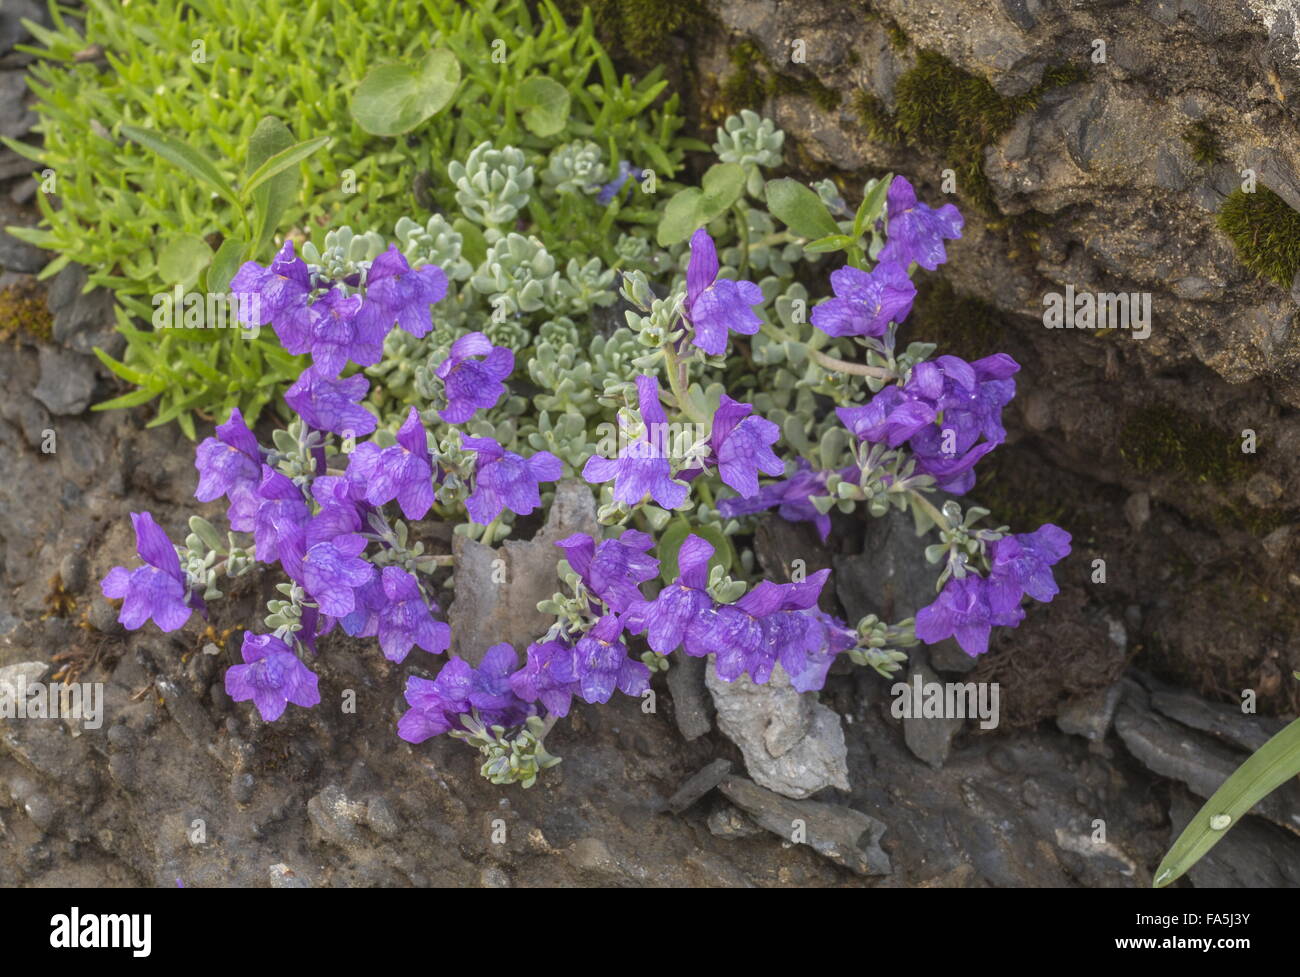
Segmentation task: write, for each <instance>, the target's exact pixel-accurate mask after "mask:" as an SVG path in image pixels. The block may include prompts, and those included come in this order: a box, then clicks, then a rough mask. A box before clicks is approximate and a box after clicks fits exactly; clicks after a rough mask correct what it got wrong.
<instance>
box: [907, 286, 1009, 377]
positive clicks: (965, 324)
mask: <svg viewBox="0 0 1300 977" xmlns="http://www.w3.org/2000/svg"><path fill="white" fill-rule="evenodd" d="M912 316H913V318H912V321H911V322H910V323H909V324H908V327H907V328H909V329H910V330H911V331H912V333H913V334H914V335H915V336H916V338H917V339H920V340H923V341H925V342H933V343H938V344H939V345H940V346H942V347H943V351H944V352H946V353H951V354H953V355H954V356H960V357H962V358H963V359H966V360H977V359H979V358H980V357H982V356H990V355H992V354H993V353H996V352H997V351H998V348H999V346H1000V344H1001V343H1002V341H1003V339H1004V337H1005V336H1006V332H1007V326H1006V319H1005V316H1004V315H1003V313H1002V312H1001V311H1000V310H999V309H998V308H997V307H996V306H995V305H993V304H991V303H989V302H986V301H985V300H983V299H981V298H978V297H976V296H974V295H965V294H962V293H960V292H958V291H957V290H956V289H954V288H953V287H952V285H950V284H949V283H948V280H947V279H944V278H934V279H931V280H930V281H929V282H928V283H926V284H925V285H923V286H922V289H921V294H920V295H919V296H918V297H917V302H916V309H915V311H914V312H913V313H912Z"/></svg>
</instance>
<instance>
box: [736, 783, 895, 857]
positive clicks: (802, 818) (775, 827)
mask: <svg viewBox="0 0 1300 977" xmlns="http://www.w3.org/2000/svg"><path fill="white" fill-rule="evenodd" d="M719 789H720V790H721V791H722V793H723V794H725V795H726V796H727V798H728V799H729V800H730V801H731V802H732V803H733V804H735V805H736V806H737V807H740V808H742V809H743V810H744V811H745V812H746V813H747V814H749V816H750V817H752V818H753V819H754V820H755V821H756V822H757V823H758V824H759V825H761V826H762V827H764V828H766V829H767V830H768V831H770V832H772V833H773V834H775V835H778V836H780V837H781V838H783V839H785V840H786V841H802V843H804V844H807V845H808V846H809V847H811V848H812V849H813V850H814V851H816V852H817V853H818V854H820V855H823V856H825V857H826V858H829V859H830V860H831V861H833V862H837V863H838V864H840V865H843V866H844V867H845V868H848V869H851V870H852V871H854V872H856V873H857V874H858V875H868V876H871V875H888V874H890V872H892V871H893V868H892V866H891V865H890V862H889V856H888V855H886V854H885V852H884V851H883V850H882V849H881V847H880V839H881V837H882V836H883V835H884V833H885V831H886V826H885V824H884V823H883V822H882V821H878V820H877V819H876V818H873V817H871V816H870V815H868V814H863V813H862V812H861V811H855V810H853V808H850V807H844V806H843V805H840V804H824V803H822V802H821V801H794V800H790V799H789V798H786V797H782V796H780V795H779V794H776V793H773V792H772V791H770V790H765V789H763V788H762V787H760V786H758V785H757V784H755V783H753V782H752V781H750V780H746V779H745V778H744V777H734V776H733V777H728V778H727V779H726V780H724V781H723V782H722V783H721V784H720V785H719Z"/></svg>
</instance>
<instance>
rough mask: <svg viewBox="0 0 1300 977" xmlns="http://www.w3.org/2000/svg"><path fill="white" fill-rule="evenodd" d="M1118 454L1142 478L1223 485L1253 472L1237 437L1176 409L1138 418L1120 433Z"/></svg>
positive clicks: (1148, 409)
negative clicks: (1164, 476)
mask: <svg viewBox="0 0 1300 977" xmlns="http://www.w3.org/2000/svg"><path fill="white" fill-rule="evenodd" d="M1119 450H1120V455H1121V456H1122V457H1123V458H1124V460H1125V461H1127V462H1128V463H1129V464H1131V465H1132V466H1133V467H1134V468H1135V469H1136V470H1137V471H1138V472H1140V473H1142V474H1144V475H1154V474H1174V475H1178V476H1180V477H1182V478H1186V479H1189V480H1191V481H1194V482H1212V483H1214V484H1218V485H1222V484H1226V483H1228V482H1234V481H1240V480H1241V479H1243V478H1245V477H1246V476H1247V475H1249V474H1250V470H1251V465H1250V462H1249V461H1247V459H1246V458H1245V456H1244V455H1243V454H1242V453H1241V442H1240V441H1239V440H1238V439H1237V438H1236V437H1234V436H1233V435H1231V434H1228V433H1226V432H1224V431H1221V430H1219V429H1217V428H1214V427H1212V426H1210V425H1209V424H1207V423H1205V422H1204V421H1202V420H1201V419H1199V418H1197V417H1193V416H1192V415H1191V414H1188V413H1186V412H1185V411H1182V410H1178V409H1177V408H1173V407H1163V406H1156V407H1146V408H1143V409H1141V410H1139V411H1138V412H1136V413H1135V414H1134V415H1133V416H1132V417H1130V418H1129V420H1128V422H1127V423H1126V424H1125V425H1124V428H1123V430H1122V431H1121V432H1120V449H1119Z"/></svg>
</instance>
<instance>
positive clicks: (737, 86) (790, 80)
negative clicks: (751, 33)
mask: <svg viewBox="0 0 1300 977" xmlns="http://www.w3.org/2000/svg"><path fill="white" fill-rule="evenodd" d="M729 56H730V59H731V64H732V67H733V68H734V69H735V70H733V71H732V73H731V74H730V75H728V76H727V78H726V80H725V81H724V82H723V83H722V92H721V105H720V106H719V108H720V109H721V111H722V113H723V114H724V115H731V114H733V113H736V112H739V111H740V110H741V109H754V110H758V109H759V108H761V107H762V105H763V102H764V101H765V100H766V99H768V98H770V97H772V96H774V95H806V96H807V97H808V98H811V99H812V100H813V102H815V103H816V104H817V106H818V107H819V108H821V109H822V110H824V111H827V112H829V111H830V110H831V109H833V108H835V107H836V106H837V105H839V104H840V93H839V92H837V91H835V90H834V89H833V88H828V87H827V86H826V85H823V84H822V83H821V82H820V81H819V80H818V79H817V78H815V77H812V76H806V77H804V76H796V75H787V74H781V73H780V72H778V71H777V70H776V68H775V66H774V65H773V64H772V62H771V60H770V59H769V58H768V57H767V55H765V54H764V53H763V51H762V49H761V48H760V47H759V46H758V45H757V44H755V43H754V42H753V41H741V42H740V43H739V44H737V45H736V46H735V47H733V48H732V49H731V51H730V55H729Z"/></svg>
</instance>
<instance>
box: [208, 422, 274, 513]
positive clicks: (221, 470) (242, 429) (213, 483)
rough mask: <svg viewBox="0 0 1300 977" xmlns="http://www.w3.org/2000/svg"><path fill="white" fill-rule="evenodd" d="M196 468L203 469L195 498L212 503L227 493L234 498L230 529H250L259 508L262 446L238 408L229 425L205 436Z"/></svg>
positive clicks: (231, 508) (218, 427)
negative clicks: (258, 488)
mask: <svg viewBox="0 0 1300 977" xmlns="http://www.w3.org/2000/svg"><path fill="white" fill-rule="evenodd" d="M194 467H195V468H197V469H198V471H199V485H198V488H196V489H195V490H194V497H195V498H196V499H198V500H199V501H200V502H211V501H213V500H214V499H218V498H220V497H221V496H223V495H224V496H226V497H227V498H228V499H229V500H230V508H229V510H228V511H227V516H228V517H229V519H230V528H231V529H233V530H234V531H235V532H238V533H246V532H249V531H250V530H251V529H252V528H253V514H254V513H255V512H256V511H257V486H258V482H259V481H260V479H261V472H262V449H261V448H260V447H259V446H258V444H257V438H255V437H254V436H253V432H252V431H250V430H249V429H248V425H247V424H245V423H244V415H243V414H241V413H240V412H239V408H238V407H235V408H233V409H232V410H231V411H230V418H229V420H227V421H226V423H225V424H218V425H217V435H216V437H213V438H205V439H204V440H203V442H202V443H201V444H200V445H199V446H198V449H197V450H196V451H195V452H194Z"/></svg>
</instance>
